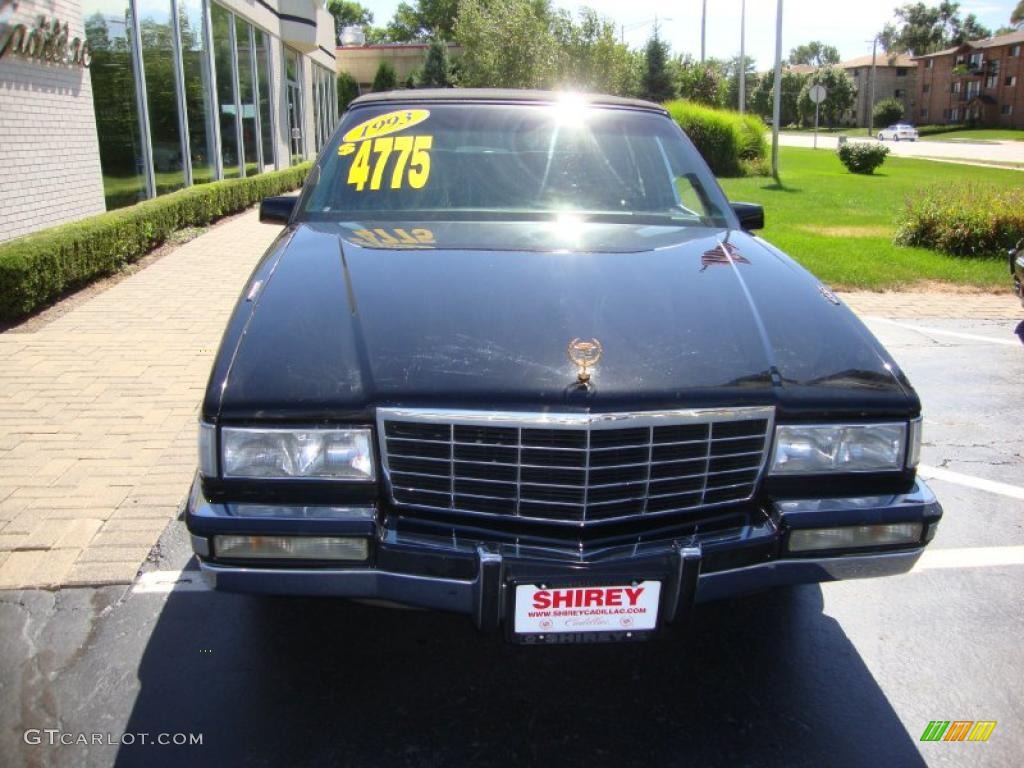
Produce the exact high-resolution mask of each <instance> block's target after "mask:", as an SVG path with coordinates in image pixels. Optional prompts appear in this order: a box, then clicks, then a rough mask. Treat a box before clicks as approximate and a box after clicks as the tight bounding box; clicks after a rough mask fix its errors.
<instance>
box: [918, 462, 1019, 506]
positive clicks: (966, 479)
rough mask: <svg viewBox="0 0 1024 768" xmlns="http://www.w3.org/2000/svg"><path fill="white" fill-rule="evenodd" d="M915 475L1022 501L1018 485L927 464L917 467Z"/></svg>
mask: <svg viewBox="0 0 1024 768" xmlns="http://www.w3.org/2000/svg"><path fill="white" fill-rule="evenodd" d="M917 473H918V474H919V475H920V476H921V477H923V478H925V479H926V480H933V479H934V480H943V481H945V482H947V483H955V484H956V485H963V486H966V487H967V488H977V489H978V490H979V491H988V492H989V493H998V494H999V495H1000V496H1008V497H1009V498H1011V499H1021V500H1024V488H1021V487H1020V486H1019V485H1010V484H1009V483H999V482H996V481H995V480H986V479H985V478H983V477H975V476H974V475H964V474H961V473H960V472H952V471H950V470H948V469H942V468H940V467H930V466H928V465H927V464H921V465H920V466H918V468H917Z"/></svg>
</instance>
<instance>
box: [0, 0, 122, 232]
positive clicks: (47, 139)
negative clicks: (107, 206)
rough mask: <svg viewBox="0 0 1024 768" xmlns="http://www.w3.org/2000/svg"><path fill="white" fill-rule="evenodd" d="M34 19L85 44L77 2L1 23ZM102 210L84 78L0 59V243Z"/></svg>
mask: <svg viewBox="0 0 1024 768" xmlns="http://www.w3.org/2000/svg"><path fill="white" fill-rule="evenodd" d="M40 15H45V16H46V17H47V18H48V19H53V18H54V17H56V18H58V19H60V20H61V21H62V22H64V21H67V22H68V23H69V24H70V28H71V29H70V32H71V36H72V37H76V36H78V37H84V33H83V30H82V11H81V5H80V3H79V2H78V0H44V1H40V0H20V2H19V4H18V7H17V8H16V9H15V10H14V12H13V14H12V17H11V18H9V19H8V20H7V23H8V24H18V23H23V24H26V25H27V26H30V27H31V26H34V25H35V23H36V20H37V18H38V17H39V16H40ZM4 36H5V35H4ZM0 40H2V37H0ZM103 210H104V203H103V182H102V174H101V171H100V156H99V146H98V144H97V140H96V121H95V116H94V113H93V104H92V88H91V84H90V80H89V70H88V69H84V68H82V67H80V66H77V65H69V64H52V63H46V62H42V61H38V60H36V59H29V58H25V57H23V56H21V55H20V54H12V53H11V52H9V51H8V53H7V54H5V55H4V56H3V58H0V241H4V240H10V239H11V238H14V237H18V236H19V235H25V234H28V233H29V232H34V231H35V230H38V229H43V228H44V227H49V226H52V225H54V224H60V223H62V222H66V221H74V220H76V219H80V218H82V217H84V216H88V215H90V214H94V213H101V212H102V211H103Z"/></svg>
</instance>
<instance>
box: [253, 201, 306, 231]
mask: <svg viewBox="0 0 1024 768" xmlns="http://www.w3.org/2000/svg"><path fill="white" fill-rule="evenodd" d="M298 202H299V198H297V197H292V196H287V197H284V196H282V197H264V198H263V200H261V201H260V221H261V222H263V223H264V224H287V223H288V220H289V219H290V218H291V217H292V211H294V210H295V204H296V203H298Z"/></svg>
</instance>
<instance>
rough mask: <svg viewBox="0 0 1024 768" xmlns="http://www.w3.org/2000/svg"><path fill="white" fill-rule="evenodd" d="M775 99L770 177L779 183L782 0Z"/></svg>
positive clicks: (777, 24) (777, 29) (777, 18)
mask: <svg viewBox="0 0 1024 768" xmlns="http://www.w3.org/2000/svg"><path fill="white" fill-rule="evenodd" d="M774 95H775V98H774V99H773V102H774V103H773V104H772V176H774V177H775V181H776V182H778V181H779V120H781V119H782V0H778V5H777V7H776V10H775V94H774Z"/></svg>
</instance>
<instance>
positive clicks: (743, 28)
mask: <svg viewBox="0 0 1024 768" xmlns="http://www.w3.org/2000/svg"><path fill="white" fill-rule="evenodd" d="M746 43H747V0H740V114H741V115H742V114H743V113H744V112H746V111H747V45H746Z"/></svg>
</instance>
